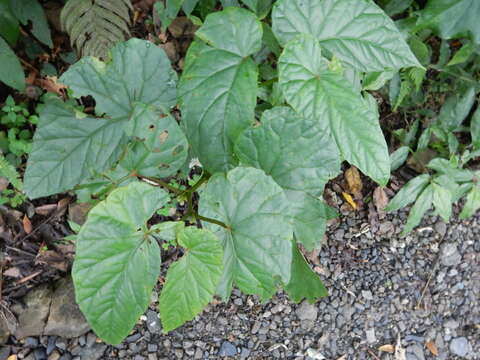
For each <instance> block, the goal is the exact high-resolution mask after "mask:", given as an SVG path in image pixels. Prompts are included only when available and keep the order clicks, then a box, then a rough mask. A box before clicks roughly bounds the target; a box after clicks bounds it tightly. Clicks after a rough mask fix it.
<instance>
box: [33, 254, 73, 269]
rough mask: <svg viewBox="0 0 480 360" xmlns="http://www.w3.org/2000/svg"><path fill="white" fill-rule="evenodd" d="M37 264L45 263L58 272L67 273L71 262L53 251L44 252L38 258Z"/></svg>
mask: <svg viewBox="0 0 480 360" xmlns="http://www.w3.org/2000/svg"><path fill="white" fill-rule="evenodd" d="M35 262H36V263H43V264H46V265H49V266H51V267H53V268H55V269H57V270H60V271H63V272H67V270H68V267H69V265H70V264H69V261H68V260H67V259H66V258H65V257H64V256H62V255H60V254H59V253H57V252H56V251H53V250H47V251H42V252H41V253H40V255H38V256H37V259H36V261H35Z"/></svg>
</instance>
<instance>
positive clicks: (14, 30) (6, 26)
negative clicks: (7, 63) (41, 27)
mask: <svg viewBox="0 0 480 360" xmlns="http://www.w3.org/2000/svg"><path fill="white" fill-rule="evenodd" d="M19 34H20V26H19V24H18V20H17V19H16V18H15V16H14V15H13V13H12V10H11V9H10V0H0V38H2V37H3V38H4V39H5V40H7V41H8V43H9V44H10V45H15V43H16V42H17V39H18V35H19ZM2 64H3V62H2ZM0 80H1V79H0Z"/></svg>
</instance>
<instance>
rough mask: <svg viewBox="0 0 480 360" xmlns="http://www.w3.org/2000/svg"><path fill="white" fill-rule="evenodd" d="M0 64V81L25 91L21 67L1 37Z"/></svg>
mask: <svg viewBox="0 0 480 360" xmlns="http://www.w3.org/2000/svg"><path fill="white" fill-rule="evenodd" d="M1 20H2V19H1V18H0V21H1ZM0 64H1V65H0V81H1V82H3V83H5V84H7V85H8V86H11V87H12V88H14V89H17V90H20V91H22V90H23V89H25V74H24V72H23V68H22V65H20V61H18V58H17V55H15V53H14V52H13V50H12V49H10V47H9V46H8V44H7V42H6V41H5V40H3V39H2V38H1V37H0Z"/></svg>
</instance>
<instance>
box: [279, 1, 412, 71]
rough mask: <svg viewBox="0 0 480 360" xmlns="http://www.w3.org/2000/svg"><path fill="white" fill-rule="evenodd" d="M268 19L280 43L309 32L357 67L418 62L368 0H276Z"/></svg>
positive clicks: (377, 67)
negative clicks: (270, 19)
mask: <svg viewBox="0 0 480 360" xmlns="http://www.w3.org/2000/svg"><path fill="white" fill-rule="evenodd" d="M272 22H273V31H274V32H275V34H276V36H277V38H278V39H279V41H280V42H281V43H282V44H286V43H287V42H288V41H289V40H291V39H293V38H295V37H296V36H297V35H299V34H310V35H312V36H314V37H315V38H317V39H318V40H319V41H320V44H321V45H322V46H323V47H324V48H325V49H327V50H329V51H331V52H332V53H333V54H335V55H336V56H338V57H339V58H340V59H341V60H343V61H344V62H345V63H347V64H348V65H350V66H353V67H354V68H356V69H358V70H360V71H364V72H369V71H383V70H384V69H386V68H394V69H398V68H401V67H409V66H420V64H419V62H418V60H417V59H416V58H415V56H414V55H413V54H412V52H411V51H410V48H409V47H408V45H407V43H406V42H405V40H404V39H403V36H402V34H401V33H400V31H399V30H398V29H397V28H396V26H395V24H394V23H393V21H392V19H390V18H389V17H388V16H387V15H386V14H385V13H384V12H383V10H382V9H380V8H379V7H378V6H377V5H375V4H374V3H373V1H370V0H322V1H320V0H279V1H277V3H276V4H275V5H274V8H273V13H272Z"/></svg>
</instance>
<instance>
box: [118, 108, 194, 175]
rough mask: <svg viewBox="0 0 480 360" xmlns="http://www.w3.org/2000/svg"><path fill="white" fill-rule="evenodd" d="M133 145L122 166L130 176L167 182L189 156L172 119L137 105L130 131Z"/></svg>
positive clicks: (181, 134) (184, 142)
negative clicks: (132, 174)
mask: <svg viewBox="0 0 480 360" xmlns="http://www.w3.org/2000/svg"><path fill="white" fill-rule="evenodd" d="M127 133H128V135H131V136H133V139H134V141H133V142H132V143H131V144H130V145H129V149H128V151H127V153H126V155H125V157H124V158H123V159H122V161H121V162H120V165H121V166H122V167H123V168H125V169H127V170H128V171H129V172H130V173H136V174H138V175H143V176H154V177H160V178H164V177H167V176H170V175H174V174H175V173H176V172H177V170H178V169H180V168H181V167H182V165H183V164H184V163H185V160H186V159H187V155H188V142H187V139H186V137H185V135H184V134H183V132H182V130H181V129H180V126H178V124H177V122H176V121H175V119H174V118H173V117H171V116H165V115H163V116H161V114H159V113H157V112H155V109H153V108H151V107H149V106H145V105H137V106H136V107H135V109H134V111H133V114H132V120H131V121H130V122H129V124H128V127H127Z"/></svg>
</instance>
